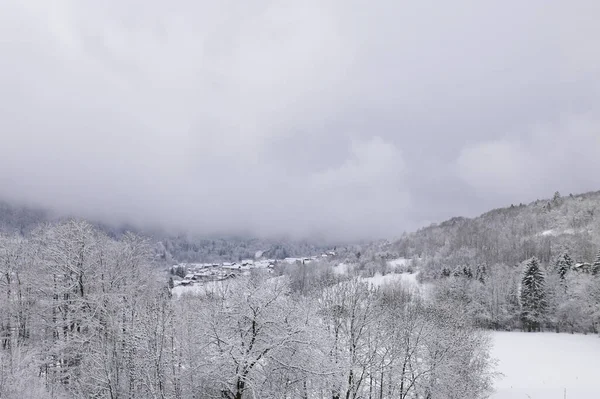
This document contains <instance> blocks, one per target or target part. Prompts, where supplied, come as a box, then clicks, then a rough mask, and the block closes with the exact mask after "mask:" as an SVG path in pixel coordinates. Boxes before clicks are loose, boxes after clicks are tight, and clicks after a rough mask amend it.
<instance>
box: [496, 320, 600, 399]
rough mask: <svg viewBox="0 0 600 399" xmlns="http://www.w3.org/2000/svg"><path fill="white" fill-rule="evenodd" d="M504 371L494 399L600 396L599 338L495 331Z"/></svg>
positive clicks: (497, 355) (557, 398) (591, 397)
mask: <svg viewBox="0 0 600 399" xmlns="http://www.w3.org/2000/svg"><path fill="white" fill-rule="evenodd" d="M492 336H493V342H494V349H493V351H492V356H493V357H495V358H496V359H498V361H499V363H498V371H499V372H501V373H502V374H504V377H503V378H501V379H499V380H498V381H497V382H496V384H495V388H496V392H495V393H494V394H493V395H492V397H491V398H492V399H520V398H523V399H564V397H565V388H566V398H567V399H598V398H600V338H598V336H596V335H571V334H556V333H521V332H497V333H493V334H492Z"/></svg>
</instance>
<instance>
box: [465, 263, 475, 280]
mask: <svg viewBox="0 0 600 399" xmlns="http://www.w3.org/2000/svg"><path fill="white" fill-rule="evenodd" d="M463 274H464V276H465V277H466V278H468V279H471V278H473V271H471V268H470V267H469V266H465V267H463Z"/></svg>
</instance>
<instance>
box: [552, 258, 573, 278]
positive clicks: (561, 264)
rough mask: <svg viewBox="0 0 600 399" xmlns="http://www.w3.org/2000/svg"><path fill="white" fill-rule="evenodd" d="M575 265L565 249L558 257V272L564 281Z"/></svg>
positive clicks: (556, 266) (556, 267)
mask: <svg viewBox="0 0 600 399" xmlns="http://www.w3.org/2000/svg"><path fill="white" fill-rule="evenodd" d="M572 267H573V260H572V259H571V256H570V255H569V252H568V251H565V252H563V253H562V255H560V256H559V257H558V259H557V260H556V265H555V269H556V273H557V274H558V275H559V276H560V278H561V279H562V280H563V281H564V280H565V277H566V275H567V273H568V272H569V270H571V268H572Z"/></svg>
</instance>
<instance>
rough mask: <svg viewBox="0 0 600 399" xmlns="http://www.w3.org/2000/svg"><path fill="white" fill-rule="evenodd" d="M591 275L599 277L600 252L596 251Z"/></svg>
mask: <svg viewBox="0 0 600 399" xmlns="http://www.w3.org/2000/svg"><path fill="white" fill-rule="evenodd" d="M592 274H593V275H594V276H600V250H598V255H596V260H595V261H594V264H593V265H592Z"/></svg>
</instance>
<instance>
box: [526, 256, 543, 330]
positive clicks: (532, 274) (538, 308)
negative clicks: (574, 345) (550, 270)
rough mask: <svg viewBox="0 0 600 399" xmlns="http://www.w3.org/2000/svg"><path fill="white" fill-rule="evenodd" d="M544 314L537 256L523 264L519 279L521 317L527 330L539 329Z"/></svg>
mask: <svg viewBox="0 0 600 399" xmlns="http://www.w3.org/2000/svg"><path fill="white" fill-rule="evenodd" d="M545 314H546V292H545V287H544V275H543V273H542V270H541V269H540V264H539V261H538V260H537V258H535V257H534V258H531V259H530V260H529V261H528V262H527V264H526V265H525V271H524V274H523V279H522V280H521V319H522V321H523V326H524V328H525V329H526V330H527V331H540V330H541V327H542V323H543V321H544V318H545Z"/></svg>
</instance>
